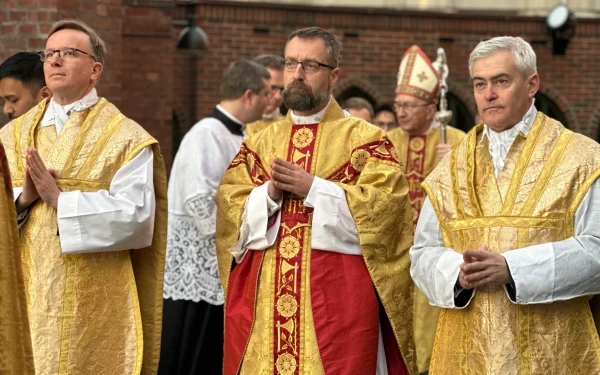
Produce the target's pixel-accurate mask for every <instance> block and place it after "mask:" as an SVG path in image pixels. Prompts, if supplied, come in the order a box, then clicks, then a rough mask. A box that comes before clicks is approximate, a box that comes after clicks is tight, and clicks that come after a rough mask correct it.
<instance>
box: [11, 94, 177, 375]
mask: <svg viewBox="0 0 600 375" xmlns="http://www.w3.org/2000/svg"><path fill="white" fill-rule="evenodd" d="M47 105H48V102H47V100H45V101H42V102H41V103H40V104H39V105H38V106H37V107H36V108H33V109H32V110H30V111H29V112H28V113H27V114H25V115H24V116H22V117H20V118H18V119H17V120H15V121H13V122H11V123H10V124H8V125H7V126H6V127H4V128H3V129H2V130H1V131H0V138H1V139H2V142H3V143H4V144H5V147H6V154H7V157H8V160H9V163H10V169H11V177H12V180H13V186H14V187H19V186H22V184H23V177H24V172H25V165H26V161H25V156H26V151H27V148H29V147H31V148H36V149H37V150H38V152H39V154H40V156H41V158H42V159H43V160H44V163H45V164H46V167H47V168H52V169H54V170H56V182H57V184H58V186H59V188H60V189H61V190H62V191H64V192H67V191H73V190H80V191H84V192H93V191H98V190H100V189H106V190H108V189H109V187H110V183H111V181H112V178H113V176H114V174H115V173H116V172H117V171H118V170H119V169H120V168H121V167H122V166H124V165H125V164H127V163H128V162H129V161H130V160H132V159H133V158H134V157H135V156H136V155H137V154H138V153H139V152H140V151H141V150H142V149H144V148H145V147H147V146H152V149H153V151H154V188H155V197H156V214H155V225H154V238H153V241H152V245H151V246H150V247H149V248H145V249H138V250H130V251H110V252H95V253H86V254H72V255H64V254H62V251H61V246H60V233H58V223H57V212H56V210H55V209H54V208H52V207H51V206H49V205H48V204H45V203H44V202H43V201H41V200H40V201H38V202H36V203H35V204H34V205H33V206H32V207H31V211H30V214H29V217H28V218H27V220H26V221H25V223H24V225H23V227H22V228H21V233H20V235H21V240H22V260H23V267H24V270H23V272H24V280H25V285H26V292H27V307H28V313H29V321H30V330H31V342H32V347H33V357H34V364H35V369H36V371H35V372H36V374H128V375H129V374H139V373H147V374H152V373H156V370H157V367H158V357H159V351H160V332H161V320H162V286H163V272H164V256H165V246H166V242H165V238H166V215H165V213H166V208H167V206H166V173H165V169H164V163H163V160H162V156H161V154H160V151H159V149H158V145H157V142H156V140H154V139H153V138H152V137H151V136H150V135H149V134H148V133H147V132H146V131H144V130H143V129H142V128H141V127H140V126H139V125H137V124H136V123H135V122H133V121H131V120H129V119H127V118H126V117H125V116H124V115H123V114H121V113H120V112H119V111H118V110H117V108H116V107H114V106H113V105H112V104H110V103H109V102H107V101H106V100H105V99H103V98H102V99H100V100H99V101H98V103H97V104H95V105H94V106H92V107H91V108H89V109H86V110H84V111H81V112H74V113H72V114H71V116H70V117H69V119H68V121H67V122H66V123H65V125H64V126H63V128H62V130H61V132H60V133H59V134H56V130H55V127H54V126H47V127H42V126H41V125H40V122H41V121H40V120H41V118H42V117H43V114H44V112H45V110H46V106H47ZM114 230H119V228H114ZM106 235H107V236H110V233H107V234H106Z"/></svg>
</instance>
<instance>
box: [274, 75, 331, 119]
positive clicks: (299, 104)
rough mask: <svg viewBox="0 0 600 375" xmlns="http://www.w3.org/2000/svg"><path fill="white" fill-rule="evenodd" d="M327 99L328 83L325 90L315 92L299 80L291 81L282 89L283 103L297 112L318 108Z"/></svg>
mask: <svg viewBox="0 0 600 375" xmlns="http://www.w3.org/2000/svg"><path fill="white" fill-rule="evenodd" d="M327 99H329V85H328V87H327V90H325V91H323V92H321V93H318V94H315V93H314V92H313V90H312V88H311V87H310V86H308V85H306V84H304V83H302V82H300V81H292V82H291V83H290V84H289V85H287V87H286V88H285V90H284V91H283V104H285V106H286V107H287V108H289V109H291V110H293V111H298V112H305V111H310V110H313V109H315V108H318V107H319V106H320V105H321V104H323V102H325V101H326V100H327Z"/></svg>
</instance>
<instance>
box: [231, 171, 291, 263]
mask: <svg viewBox="0 0 600 375" xmlns="http://www.w3.org/2000/svg"><path fill="white" fill-rule="evenodd" d="M268 189H269V181H267V182H266V183H264V184H262V185H261V186H258V187H255V188H254V189H252V191H251V192H250V196H249V197H248V200H247V201H246V205H245V207H244V212H243V214H242V224H241V227H240V238H239V239H238V241H237V242H236V244H235V245H233V247H232V248H231V249H230V253H231V254H232V255H233V257H234V258H235V260H236V262H237V263H240V262H242V261H243V260H244V256H245V255H246V252H247V251H248V250H264V249H266V248H268V247H269V246H271V245H273V244H274V243H275V240H276V239H277V232H278V231H279V224H280V222H281V204H282V201H283V199H282V198H281V199H279V200H278V201H274V200H272V199H271V198H270V197H269V194H268ZM274 214H276V215H277V217H276V218H275V220H276V221H275V223H274V224H273V225H272V226H271V227H270V228H267V226H268V223H269V218H270V217H271V216H272V215H274Z"/></svg>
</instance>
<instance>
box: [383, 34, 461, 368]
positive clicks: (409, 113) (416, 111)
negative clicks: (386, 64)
mask: <svg viewBox="0 0 600 375" xmlns="http://www.w3.org/2000/svg"><path fill="white" fill-rule="evenodd" d="M439 85H440V79H439V76H438V73H437V71H436V70H435V68H434V67H433V65H432V64H431V61H430V60H429V59H428V58H427V55H425V53H424V52H423V51H422V50H421V49H420V48H419V47H418V46H416V45H415V46H412V47H410V48H409V49H408V50H407V51H406V52H405V53H404V56H403V57H402V62H401V63H400V69H399V72H398V85H397V87H396V99H395V101H394V108H395V109H396V115H397V118H398V124H399V125H400V128H398V129H395V130H392V131H390V132H389V133H388V137H389V139H390V141H392V143H393V144H394V146H395V147H396V150H397V152H398V155H399V158H400V162H401V163H403V164H404V170H405V173H406V178H407V180H408V185H409V198H410V204H411V206H412V209H413V223H414V225H415V226H416V225H417V220H418V218H419V212H420V211H421V207H422V206H423V202H424V200H425V192H424V191H423V189H422V188H421V183H422V182H423V181H424V180H425V178H426V177H427V175H428V174H429V173H431V171H432V170H433V169H434V168H435V167H436V166H437V164H438V163H439V162H440V160H441V159H442V158H443V157H444V156H445V155H446V154H447V153H448V152H449V151H450V150H451V149H452V148H453V147H454V146H456V145H458V144H459V143H460V141H462V139H463V138H464V136H465V133H463V132H462V131H460V130H458V129H455V128H453V127H451V126H447V127H446V134H447V141H446V142H447V143H446V144H444V143H442V135H441V129H440V126H439V124H438V123H437V121H436V119H435V114H436V104H437V102H438V95H439ZM413 300H414V309H413V319H414V320H413V325H414V330H415V332H414V333H415V346H416V347H417V361H418V364H419V372H425V371H427V369H428V368H429V361H430V358H431V351H432V348H433V340H434V338H435V328H436V325H437V321H438V315H439V310H438V309H437V308H434V307H432V306H430V305H429V302H428V300H427V298H426V297H425V296H424V295H423V294H422V293H421V292H420V291H419V290H418V289H417V288H415V296H414V298H413Z"/></svg>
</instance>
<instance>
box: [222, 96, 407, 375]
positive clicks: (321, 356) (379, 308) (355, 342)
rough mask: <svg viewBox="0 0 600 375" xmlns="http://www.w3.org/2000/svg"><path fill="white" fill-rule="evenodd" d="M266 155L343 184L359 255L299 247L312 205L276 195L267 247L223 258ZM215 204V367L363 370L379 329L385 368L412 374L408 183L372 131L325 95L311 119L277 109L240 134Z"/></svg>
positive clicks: (307, 234) (370, 369) (285, 372)
mask: <svg viewBox="0 0 600 375" xmlns="http://www.w3.org/2000/svg"><path fill="white" fill-rule="evenodd" d="M275 156H277V157H279V158H282V159H285V160H288V161H290V162H293V163H295V164H298V165H300V166H302V167H304V168H305V169H306V170H307V171H309V172H310V173H311V174H314V175H315V176H318V177H321V178H323V179H326V180H329V181H333V182H335V183H336V184H338V185H339V186H340V187H341V188H343V189H344V190H345V191H346V198H347V201H348V206H349V208H350V212H351V213H352V216H353V218H354V221H355V223H356V227H357V232H358V237H359V242H360V247H361V250H362V255H363V256H362V257H360V256H352V255H345V254H339V253H336V252H332V251H324V250H319V249H314V248H311V225H312V222H311V220H312V211H313V209H312V208H309V207H305V206H304V200H303V198H301V197H298V196H295V195H291V194H288V193H284V198H283V204H282V208H281V210H282V212H281V224H280V227H279V232H278V238H277V240H276V242H275V243H274V245H273V246H271V247H270V248H268V249H265V250H257V251H254V250H248V253H247V254H246V255H245V258H244V260H243V261H242V262H241V263H239V264H233V263H232V256H231V254H230V249H231V248H232V247H233V246H234V244H235V243H236V242H237V241H238V238H239V236H240V227H241V224H242V214H243V212H244V205H245V202H246V200H247V198H248V196H249V194H250V192H251V191H252V189H253V188H255V187H257V186H260V185H262V184H264V183H265V182H267V181H268V180H269V179H270V172H271V170H270V166H269V164H270V162H271V160H272V158H273V157H275ZM216 201H217V207H218V210H217V217H218V220H217V234H216V237H217V255H218V260H219V271H220V275H221V281H222V283H223V286H224V289H225V293H226V300H225V358H224V374H225V375H235V374H238V373H240V374H277V375H294V374H296V375H297V374H311V375H318V374H374V373H375V366H376V359H377V341H378V337H379V333H378V331H379V328H378V327H379V325H381V329H382V332H383V334H382V337H383V341H384V346H385V354H386V361H387V365H388V369H389V371H390V374H392V373H393V374H408V373H410V374H413V375H415V374H416V373H417V368H416V362H415V353H414V347H413V340H412V298H411V280H410V275H409V258H408V249H409V247H410V245H411V242H412V233H413V228H412V223H411V219H412V217H411V216H410V211H409V210H410V207H409V202H408V186H407V185H406V179H405V178H404V174H403V172H402V167H401V165H400V163H399V162H398V160H397V158H396V152H395V150H394V149H393V146H392V144H391V142H390V141H389V140H388V139H387V138H386V136H385V133H384V132H383V131H381V130H380V129H378V128H376V127H374V126H372V125H370V124H367V123H366V122H365V121H363V120H360V119H357V118H353V117H351V118H344V113H343V112H342V110H341V108H340V107H339V106H338V104H337V103H336V102H335V101H333V100H332V102H331V103H330V105H329V107H328V109H327V111H326V113H325V116H324V118H323V120H321V122H320V123H318V124H309V125H297V124H293V123H292V120H291V116H290V114H288V116H287V118H284V119H282V120H281V121H278V122H276V123H275V124H273V125H272V126H269V127H268V128H267V129H266V130H264V131H263V132H261V133H260V134H258V135H256V136H254V137H250V138H249V139H247V140H246V141H245V142H244V144H243V145H242V148H241V150H240V152H239V154H238V155H237V156H236V158H235V159H234V160H233V162H232V163H231V165H230V167H229V169H228V170H227V172H226V173H225V175H224V176H223V179H222V181H221V185H220V187H219V190H218V192H217V195H216ZM270 225H273V223H270ZM390 323H391V324H390ZM398 349H400V350H398Z"/></svg>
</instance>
